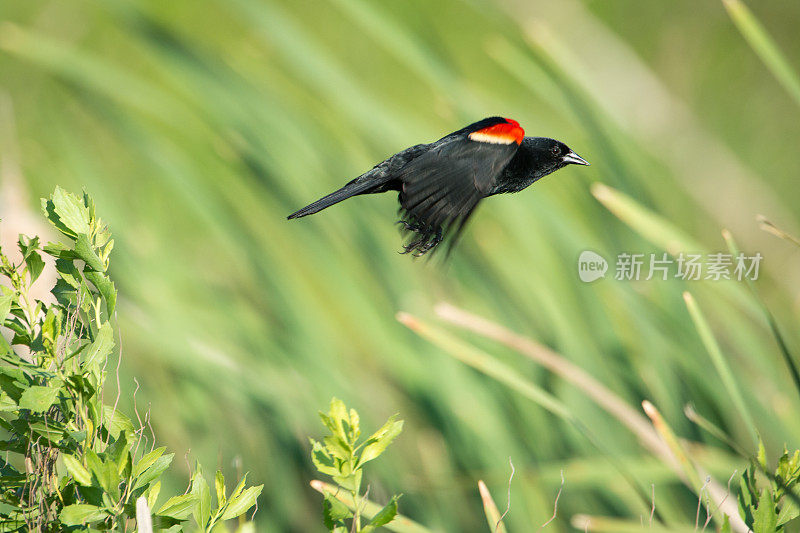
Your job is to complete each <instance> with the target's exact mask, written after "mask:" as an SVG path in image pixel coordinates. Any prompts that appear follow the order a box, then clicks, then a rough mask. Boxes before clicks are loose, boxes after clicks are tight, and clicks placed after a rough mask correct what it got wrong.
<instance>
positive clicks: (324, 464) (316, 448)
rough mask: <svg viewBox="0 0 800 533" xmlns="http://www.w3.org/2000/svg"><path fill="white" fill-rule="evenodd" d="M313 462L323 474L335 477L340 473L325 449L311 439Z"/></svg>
mask: <svg viewBox="0 0 800 533" xmlns="http://www.w3.org/2000/svg"><path fill="white" fill-rule="evenodd" d="M311 462H313V463H314V466H315V467H316V468H317V470H319V471H320V472H321V473H323V474H326V475H329V476H335V475H337V474H338V473H339V469H338V468H337V467H336V464H335V463H334V461H333V458H332V457H331V456H330V454H329V453H328V451H327V450H326V449H325V447H324V446H322V444H320V443H319V442H317V441H315V440H313V439H311Z"/></svg>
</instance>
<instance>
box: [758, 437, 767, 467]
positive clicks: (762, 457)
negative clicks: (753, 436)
mask: <svg viewBox="0 0 800 533" xmlns="http://www.w3.org/2000/svg"><path fill="white" fill-rule="evenodd" d="M756 458H757V459H758V464H760V465H761V468H763V469H764V470H766V469H767V450H766V449H765V448H764V441H762V440H761V439H760V438H759V439H758V455H757V456H756Z"/></svg>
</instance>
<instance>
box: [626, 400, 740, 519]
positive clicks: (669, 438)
mask: <svg viewBox="0 0 800 533" xmlns="http://www.w3.org/2000/svg"><path fill="white" fill-rule="evenodd" d="M642 408H643V409H644V412H645V414H647V416H648V417H649V418H650V420H651V421H652V422H653V427H654V428H656V431H658V434H659V435H661V438H662V439H664V442H665V443H666V444H667V446H668V447H669V449H670V452H672V455H673V456H674V457H675V459H677V461H678V464H680V465H681V468H682V469H683V475H684V477H685V479H686V480H688V482H689V486H690V487H692V489H693V490H694V493H695V494H696V495H697V497H698V498H699V499H700V500H701V501H702V499H703V494H704V493H705V494H706V496H707V497H709V493H710V491H708V486H709V485H710V484H711V477H710V476H709V477H707V478H706V481H705V483H703V482H702V481H701V477H700V472H699V471H698V469H697V466H695V464H694V462H693V461H692V460H691V459H690V458H689V456H688V455H687V453H686V451H685V450H684V449H683V446H682V445H681V442H680V441H679V440H678V437H677V435H675V432H674V431H673V430H672V428H671V427H670V426H669V424H667V422H666V421H665V420H664V418H663V417H662V416H661V413H660V412H659V411H658V409H656V407H655V406H654V405H653V404H652V403H650V402H649V401H647V400H645V401H643V402H642ZM709 509H711V506H709ZM711 514H712V515H713V516H714V520H716V521H717V523H718V524H720V525H722V514H721V513H720V509H719V508H718V507H717V506H716V505H715V506H714V507H713V509H711ZM731 518H733V517H731Z"/></svg>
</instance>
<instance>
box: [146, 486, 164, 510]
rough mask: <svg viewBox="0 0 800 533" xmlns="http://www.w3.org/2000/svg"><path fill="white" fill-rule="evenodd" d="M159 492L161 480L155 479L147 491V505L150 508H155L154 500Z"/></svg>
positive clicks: (155, 500)
mask: <svg viewBox="0 0 800 533" xmlns="http://www.w3.org/2000/svg"><path fill="white" fill-rule="evenodd" d="M160 492H161V482H160V481H156V482H155V483H153V484H152V485H150V490H148V492H147V506H148V507H149V508H150V509H153V508H155V506H156V502H157V501H158V494H159V493H160Z"/></svg>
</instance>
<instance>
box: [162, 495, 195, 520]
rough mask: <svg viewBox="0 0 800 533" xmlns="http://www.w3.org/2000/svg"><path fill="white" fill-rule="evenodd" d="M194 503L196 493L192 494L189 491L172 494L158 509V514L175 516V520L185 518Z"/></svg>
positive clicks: (190, 512) (190, 511) (192, 509)
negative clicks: (178, 494) (177, 494)
mask: <svg viewBox="0 0 800 533" xmlns="http://www.w3.org/2000/svg"><path fill="white" fill-rule="evenodd" d="M196 504H197V495H196V494H192V493H191V492H190V493H189V494H182V495H180V496H173V497H172V498H170V499H169V500H167V501H166V503H165V504H164V505H162V506H161V509H159V510H158V514H159V515H161V516H168V517H170V518H175V519H177V520H185V519H186V518H188V517H189V515H190V514H192V511H194V508H195V505H196Z"/></svg>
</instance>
